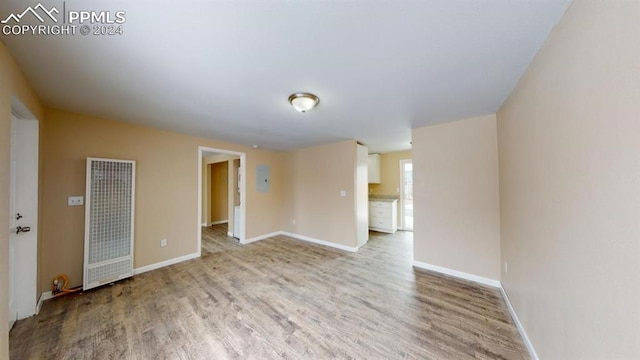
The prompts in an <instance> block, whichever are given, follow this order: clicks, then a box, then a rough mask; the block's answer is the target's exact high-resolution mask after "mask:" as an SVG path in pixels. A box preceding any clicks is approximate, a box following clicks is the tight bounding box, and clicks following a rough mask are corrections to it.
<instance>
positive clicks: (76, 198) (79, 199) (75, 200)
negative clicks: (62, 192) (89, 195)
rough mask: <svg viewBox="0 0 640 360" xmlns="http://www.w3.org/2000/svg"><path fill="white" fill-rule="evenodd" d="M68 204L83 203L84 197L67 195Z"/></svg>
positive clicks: (76, 204)
mask: <svg viewBox="0 0 640 360" xmlns="http://www.w3.org/2000/svg"><path fill="white" fill-rule="evenodd" d="M67 205H68V206H80V205H84V197H83V196H69V197H68V198H67Z"/></svg>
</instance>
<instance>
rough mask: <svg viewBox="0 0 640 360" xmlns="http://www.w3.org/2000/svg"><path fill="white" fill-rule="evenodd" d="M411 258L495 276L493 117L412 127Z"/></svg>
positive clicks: (496, 231)
mask: <svg viewBox="0 0 640 360" xmlns="http://www.w3.org/2000/svg"><path fill="white" fill-rule="evenodd" d="M412 138H413V151H412V154H413V170H414V173H413V183H414V185H413V186H414V188H413V190H414V218H415V225H414V234H413V238H414V260H416V261H420V262H425V263H429V264H432V265H437V266H442V267H445V268H449V269H453V270H457V271H462V272H466V273H470V274H474V275H478V276H482V277H485V278H489V279H494V280H499V279H500V219H499V213H500V209H499V198H498V153H497V139H496V117H495V115H489V116H484V117H479V118H472V119H465V120H459V121H455V122H450V123H445V124H440V125H435V126H428V127H424V128H420V129H414V130H413V132H412Z"/></svg>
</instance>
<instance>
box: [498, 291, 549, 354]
mask: <svg viewBox="0 0 640 360" xmlns="http://www.w3.org/2000/svg"><path fill="white" fill-rule="evenodd" d="M500 292H501V293H502V298H504V302H505V303H507V308H508V309H509V313H510V314H511V318H513V322H515V323H516V327H517V328H518V332H519V333H520V336H521V337H522V341H524V345H525V346H526V347H527V350H528V351H529V356H531V359H532V360H539V359H540V358H539V357H538V354H537V353H536V350H535V349H534V348H533V344H532V343H531V340H529V336H527V332H526V331H524V327H522V323H521V322H520V319H518V315H517V314H516V310H515V309H514V308H513V305H511V300H509V295H507V291H506V290H505V289H504V286H503V285H502V283H500Z"/></svg>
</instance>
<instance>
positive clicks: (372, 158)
mask: <svg viewBox="0 0 640 360" xmlns="http://www.w3.org/2000/svg"><path fill="white" fill-rule="evenodd" d="M367 165H368V170H369V184H380V154H369V161H368V163H367Z"/></svg>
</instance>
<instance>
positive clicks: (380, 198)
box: [369, 195, 398, 202]
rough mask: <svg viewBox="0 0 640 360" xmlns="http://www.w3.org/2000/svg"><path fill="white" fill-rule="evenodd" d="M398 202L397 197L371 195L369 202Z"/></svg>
mask: <svg viewBox="0 0 640 360" xmlns="http://www.w3.org/2000/svg"><path fill="white" fill-rule="evenodd" d="M397 200H398V196H397V195H369V201H386V202H394V201H397Z"/></svg>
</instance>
